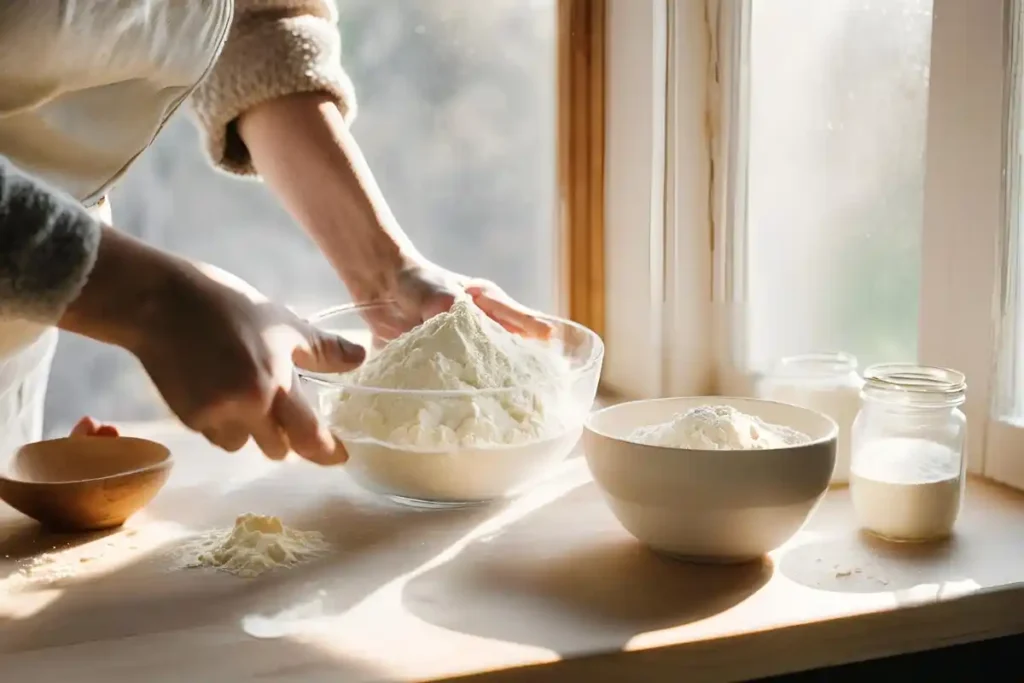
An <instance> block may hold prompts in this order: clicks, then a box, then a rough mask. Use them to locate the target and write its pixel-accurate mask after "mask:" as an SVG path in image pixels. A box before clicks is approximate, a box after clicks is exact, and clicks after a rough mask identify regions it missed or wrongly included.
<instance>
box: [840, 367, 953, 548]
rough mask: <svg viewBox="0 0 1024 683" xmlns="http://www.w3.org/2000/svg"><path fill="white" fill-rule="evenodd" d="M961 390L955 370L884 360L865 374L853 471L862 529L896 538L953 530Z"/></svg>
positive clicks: (855, 502) (938, 534)
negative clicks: (886, 361)
mask: <svg viewBox="0 0 1024 683" xmlns="http://www.w3.org/2000/svg"><path fill="white" fill-rule="evenodd" d="M966 394H967V384H966V382H965V379H964V375H963V374H962V373H960V372H957V371H956V370H948V369H945V368H935V367H928V366H922V365H912V364H886V365H874V366H872V367H870V368H868V369H867V370H866V371H865V372H864V389H863V391H862V397H863V406H862V408H861V411H860V413H859V414H858V415H857V419H856V420H855V421H854V425H853V433H852V441H851V449H852V459H851V476H850V497H851V499H852V501H853V508H854V512H855V513H856V515H857V519H858V521H859V523H860V525H861V527H862V528H863V529H865V530H867V531H870V532H871V533H873V534H875V535H877V536H881V537H882V538H885V539H888V540H893V541H932V540H938V539H941V538H945V537H946V536H949V535H950V533H952V531H953V525H954V524H955V523H956V518H957V515H959V513H960V502H961V499H962V497H963V489H964V482H965V481H966V466H967V462H966V458H965V457H964V449H965V445H966V440H967V418H966V416H965V415H964V413H963V411H962V410H960V406H961V405H963V402H964V399H965V397H966Z"/></svg>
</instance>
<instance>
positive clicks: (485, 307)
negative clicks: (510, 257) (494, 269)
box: [367, 260, 552, 339]
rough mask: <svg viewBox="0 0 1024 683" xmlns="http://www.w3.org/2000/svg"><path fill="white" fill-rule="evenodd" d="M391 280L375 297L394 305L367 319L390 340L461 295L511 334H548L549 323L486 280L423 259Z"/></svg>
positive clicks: (536, 336) (534, 336) (381, 335)
mask: <svg viewBox="0 0 1024 683" xmlns="http://www.w3.org/2000/svg"><path fill="white" fill-rule="evenodd" d="M390 280H391V281H392V282H393V285H392V288H391V289H390V291H386V292H384V293H383V294H378V297H381V298H384V299H388V300H391V301H394V302H395V303H396V304H397V305H396V306H394V307H388V308H385V309H375V310H373V311H372V312H371V313H370V314H369V316H368V317H369V319H368V321H367V322H368V323H369V324H370V327H371V328H372V329H373V331H374V333H375V334H376V335H377V336H379V337H383V338H384V339H393V338H395V337H397V336H398V335H400V334H402V333H404V332H407V331H409V330H410V329H412V328H413V327H416V326H417V325H419V324H420V323H422V322H425V321H427V320H429V319H431V318H433V317H434V316H435V315H437V314H439V313H444V312H446V311H448V310H450V309H451V307H452V304H454V303H455V301H456V300H457V299H459V298H462V297H469V298H471V299H472V300H473V303H475V304H476V305H477V307H478V308H480V310H482V311H483V312H484V313H486V314H487V315H488V317H490V318H491V319H493V320H494V321H495V322H497V323H498V324H499V325H501V326H502V327H504V328H505V329H506V330H508V331H509V332H512V333H513V334H518V335H521V336H524V337H532V338H536V339H547V338H549V337H550V336H551V332H552V329H551V325H549V324H548V323H546V322H544V320H542V319H541V318H540V317H539V316H538V314H537V313H536V312H535V311H532V310H530V309H529V308H527V307H526V306H523V305H522V304H520V303H518V302H517V301H515V300H514V299H512V297H510V296H509V295H508V294H506V293H505V291H504V290H503V289H501V288H500V287H498V285H496V284H494V283H493V282H490V281H489V280H482V279H480V278H470V277H466V276H464V275H459V274H457V273H453V272H451V271H449V270H446V269H444V268H441V267H440V266H437V265H434V264H432V263H429V262H427V261H422V260H420V261H418V262H417V263H416V265H413V266H408V267H405V268H403V269H401V270H400V271H398V272H397V273H396V274H395V275H394V276H393V277H392V278H390Z"/></svg>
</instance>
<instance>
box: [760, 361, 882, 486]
mask: <svg viewBox="0 0 1024 683" xmlns="http://www.w3.org/2000/svg"><path fill="white" fill-rule="evenodd" d="M862 384H863V382H862V381H861V379H860V377H859V376H858V375H857V373H856V372H855V371H852V370H851V371H850V372H847V373H841V374H840V373H837V374H834V375H824V376H821V377H786V376H782V377H777V378H772V380H771V381H769V382H765V385H764V388H763V390H762V395H763V396H764V397H765V398H769V399H771V400H773V401H781V402H783V403H791V404H793V405H797V406H803V407H804V408H810V409H811V410H817V411H819V412H822V413H825V414H826V415H828V416H829V417H831V418H832V419H833V420H835V421H836V424H837V425H838V426H839V438H838V439H837V440H836V466H835V469H833V470H832V482H833V483H841V484H845V483H848V482H849V480H850V431H851V428H852V426H853V421H854V419H856V417H857V413H858V412H859V411H860V402H861V401H860V390H861V385H862Z"/></svg>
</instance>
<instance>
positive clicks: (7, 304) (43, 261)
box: [0, 157, 100, 324]
mask: <svg viewBox="0 0 1024 683" xmlns="http://www.w3.org/2000/svg"><path fill="white" fill-rule="evenodd" d="M99 241H100V223H99V221H97V220H96V219H94V218H93V217H92V216H90V215H89V213H88V212H87V211H86V210H85V209H84V208H83V207H82V206H81V205H80V204H78V203H77V202H76V201H74V200H73V199H71V198H70V197H67V196H65V195H62V194H60V193H58V192H56V191H55V190H52V189H50V188H48V187H47V186H45V185H43V184H42V183H41V182H39V181H37V180H35V179H33V178H31V177H29V176H27V175H25V174H24V173H22V172H21V171H19V170H18V169H16V168H15V167H14V166H13V165H12V164H11V163H10V162H9V161H8V160H7V159H5V158H3V157H0V318H20V319H25V320H31V321H33V322H38V323H44V324H53V323H56V322H57V320H59V319H60V317H61V315H62V314H63V313H64V309H65V308H66V307H67V305H68V304H69V303H70V302H71V301H73V300H74V299H75V298H76V297H77V296H78V294H79V292H80V291H81V289H82V286H83V285H84V284H85V280H86V278H87V277H88V276H89V271H91V270H92V266H93V263H95V261H96V250H97V248H98V247H99Z"/></svg>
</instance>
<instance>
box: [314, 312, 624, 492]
mask: <svg viewBox="0 0 1024 683" xmlns="http://www.w3.org/2000/svg"><path fill="white" fill-rule="evenodd" d="M390 306H391V304H387V303H381V304H368V305H358V306H357V305H349V306H340V307H338V308H333V309H330V310H327V311H324V312H322V313H319V314H317V315H314V316H313V317H311V318H310V322H311V323H313V324H314V325H316V326H317V327H319V328H321V329H326V330H331V331H334V332H339V333H342V334H345V335H346V336H348V338H350V339H352V340H353V341H359V342H361V343H365V344H367V346H368V348H369V352H370V355H371V356H372V355H373V354H374V353H376V352H377V351H378V350H379V348H380V347H381V346H382V344H381V342H380V341H379V340H374V339H373V337H372V335H371V334H370V331H369V328H368V326H367V323H366V319H367V318H372V317H373V316H376V315H387V314H388V308H389V307H390ZM540 317H541V318H543V319H544V320H545V321H547V322H548V323H550V324H551V326H552V328H553V334H552V338H551V340H550V342H549V343H550V346H551V349H552V350H553V351H554V352H556V353H560V354H562V356H563V357H564V358H565V359H566V361H567V362H568V365H569V368H570V376H569V378H568V382H567V383H566V386H564V387H562V386H560V388H559V390H560V391H564V392H565V393H564V396H562V398H563V401H562V409H563V410H562V411H561V412H560V414H559V417H560V418H561V423H560V426H561V427H562V429H559V431H558V432H557V433H552V434H550V435H546V436H545V438H543V439H542V440H538V441H535V442H530V443H523V444H515V445H510V446H504V445H501V446H472V447H470V446H452V447H450V448H447V449H444V450H416V449H412V448H407V447H401V446H396V445H394V444H390V443H387V442H383V441H379V440H377V439H374V438H371V437H370V436H369V435H367V434H362V433H355V432H345V431H342V430H340V429H339V428H337V427H335V428H334V432H335V434H336V435H337V436H338V437H339V438H340V439H341V441H342V443H343V444H344V445H345V448H346V450H348V454H349V460H348V462H347V463H346V464H345V469H346V471H347V472H348V473H349V475H350V476H351V477H352V478H353V479H354V480H355V481H356V482H357V483H358V484H360V485H361V486H362V487H363V488H366V489H368V490H370V491H374V492H376V493H380V494H382V495H385V496H387V497H389V498H391V499H392V500H394V501H395V502H398V503H402V504H406V505H413V506H417V507H458V506H462V505H472V504H478V503H485V502H488V501H492V500H495V499H499V498H504V497H508V496H512V495H515V494H517V493H520V492H522V491H523V490H525V489H526V488H528V487H529V486H530V484H531V483H532V482H533V481H535V480H536V479H538V478H539V477H541V476H542V475H543V474H544V473H545V471H546V470H548V469H549V468H550V467H551V466H552V465H554V464H556V463H557V462H559V461H560V460H563V459H564V458H565V457H566V456H567V455H569V453H571V452H572V449H573V448H574V447H575V446H576V444H577V443H578V442H579V438H580V434H581V433H582V430H583V421H584V419H586V416H587V414H588V413H589V412H590V408H591V406H592V405H593V402H594V395H595V394H596V393H597V383H598V380H599V378H600V375H601V363H602V361H603V359H604V344H603V343H602V342H601V338H600V337H599V336H598V335H597V334H595V333H594V332H592V331H590V330H588V329H587V328H586V327H583V326H582V325H578V324H577V323H574V322H571V321H568V320H563V319H561V318H556V317H554V316H540ZM299 377H300V379H301V381H302V383H303V388H304V390H305V391H306V392H307V395H308V396H309V397H310V399H311V400H312V401H313V402H314V405H315V406H316V408H317V410H318V412H319V414H320V417H321V419H323V420H325V421H327V422H330V421H331V416H332V413H333V411H334V408H335V406H336V405H337V401H338V399H339V396H341V395H343V394H348V395H349V396H354V395H356V394H362V395H363V398H369V399H372V398H374V397H379V396H383V395H385V394H386V395H389V396H391V397H395V396H397V397H400V398H407V399H409V402H410V404H411V405H413V406H422V405H424V404H425V403H433V404H443V403H445V402H451V403H452V404H453V409H454V410H456V411H458V410H460V409H461V408H464V407H465V406H466V405H467V403H471V402H473V401H479V400H492V401H493V400H499V399H501V398H502V397H503V395H506V394H507V395H509V396H511V395H518V396H519V397H520V398H521V397H522V395H524V394H525V395H527V396H528V395H529V394H530V392H532V391H538V390H539V389H540V387H539V386H538V387H509V388H499V389H486V390H479V391H474V390H460V391H433V390H422V391H414V390H404V389H379V388H372V387H360V386H353V385H351V384H350V383H349V382H348V381H347V378H346V376H345V375H322V374H313V373H309V372H300V373H299ZM563 413H564V414H563Z"/></svg>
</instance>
